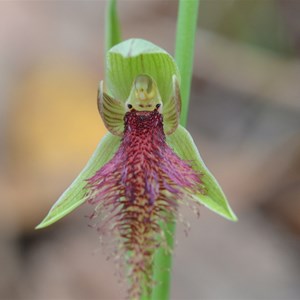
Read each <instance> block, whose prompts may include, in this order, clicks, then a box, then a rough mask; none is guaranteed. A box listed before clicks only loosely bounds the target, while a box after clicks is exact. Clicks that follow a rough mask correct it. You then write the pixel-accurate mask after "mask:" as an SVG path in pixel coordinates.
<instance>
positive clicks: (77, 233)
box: [0, 0, 300, 300]
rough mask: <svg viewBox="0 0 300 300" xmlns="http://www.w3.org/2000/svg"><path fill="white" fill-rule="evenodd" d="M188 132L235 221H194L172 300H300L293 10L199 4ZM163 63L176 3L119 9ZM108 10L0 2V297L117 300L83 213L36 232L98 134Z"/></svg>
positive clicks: (101, 5) (299, 36)
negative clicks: (156, 50) (161, 50)
mask: <svg viewBox="0 0 300 300" xmlns="http://www.w3.org/2000/svg"><path fill="white" fill-rule="evenodd" d="M200 2H201V3H200V10H199V14H200V15H199V24H198V31H197V40H196V50H195V62H194V74H193V84H192V94H191V109H190V116H189V122H188V128H189V130H190V131H191V133H192V134H193V137H194V138H195V141H196V143H197V145H198V147H199V149H200V151H201V153H202V156H203V158H204V160H205V162H206V164H207V165H208V167H209V168H210V169H211V170H212V172H213V173H214V174H215V176H216V178H217V179H218V181H219V182H220V184H221V185H222V187H223V189H224V191H225V193H226V194H227V196H228V199H229V200H230V203H231V205H232V207H233V209H234V211H235V212H236V213H237V215H238V217H239V222H238V223H231V222H229V221H226V220H224V219H222V218H221V217H218V216H217V215H214V214H213V213H211V212H209V211H207V210H206V209H205V208H203V209H202V214H201V217H200V219H197V218H196V217H195V216H193V214H192V213H191V212H190V211H188V210H187V211H186V212H185V215H186V218H187V219H189V220H190V223H191V225H192V226H191V230H190V232H189V236H188V238H186V237H185V236H184V234H183V229H182V226H181V225H179V226H178V234H177V240H178V245H177V247H176V252H175V257H174V270H173V284H172V299H237V300H239V299H285V300H288V299H290V300H291V299H300V254H299V253H300V99H299V98H300V18H299V16H300V1H298V0H295V1H293V0H273V1H272V0H226V1H225V0H201V1H200ZM118 8H119V13H120V18H121V22H122V27H123V38H124V39H125V38H131V37H140V38H145V39H148V40H150V41H152V42H153V43H155V44H158V45H160V46H161V47H163V48H165V49H166V50H167V51H169V52H170V53H173V49H174V41H175V28H176V15H177V1H153V0H148V1H146V0H140V1H133V0H132V1H125V0H120V1H119V5H118ZM104 10H105V2H104V1H1V2H0V45H1V46H0V66H1V67H0V191H1V193H0V299H3V300H6V299H9V300H10V299H11V300H18V299H20V300H21V299H31V300H50V299H53V300H54V299H66V300H68V299H123V298H124V297H123V295H124V293H123V292H124V288H122V285H119V284H118V280H117V278H116V277H115V276H114V272H115V266H114V264H113V263H112V262H111V261H107V260H106V256H105V254H103V251H102V249H101V248H100V246H99V241H98V237H97V234H96V232H94V230H92V229H90V228H88V226H87V219H86V218H85V215H86V214H87V211H89V208H87V207H85V205H83V206H82V207H81V208H79V209H78V210H77V211H76V212H74V213H72V214H71V215H69V216H68V217H66V218H65V219H63V220H62V221H60V222H58V223H57V224H55V225H53V226H51V227H49V228H47V229H44V230H40V231H34V226H35V225H37V224H38V223H39V222H40V221H41V220H42V218H43V217H44V216H45V214H46V213H47V211H48V210H49V208H50V207H51V205H52V204H53V203H54V201H55V200H56V199H57V198H58V197H59V195H60V194H61V193H62V192H63V191H64V189H65V188H66V187H67V186H68V185H69V183H70V182H71V181H72V179H73V178H74V177H75V176H76V175H77V174H78V173H79V171H80V170H81V169H82V167H83V166H84V165H85V162H86V161H87V160H88V158H89V157H90V155H91V154H92V152H93V150H94V149H95V147H96V145H97V143H98V141H99V140H100V138H101V137H102V136H103V134H104V133H105V129H104V127H103V124H102V122H101V120H100V117H99V115H98V111H97V106H96V94H97V85H98V81H99V80H101V79H103V77H104V68H103V63H104V53H103V49H104V44H103V41H104Z"/></svg>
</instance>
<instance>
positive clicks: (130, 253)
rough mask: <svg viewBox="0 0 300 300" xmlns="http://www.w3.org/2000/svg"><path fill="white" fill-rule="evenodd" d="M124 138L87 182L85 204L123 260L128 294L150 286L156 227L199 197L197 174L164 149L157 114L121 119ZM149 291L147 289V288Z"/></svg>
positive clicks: (157, 239) (157, 238)
mask: <svg viewBox="0 0 300 300" xmlns="http://www.w3.org/2000/svg"><path fill="white" fill-rule="evenodd" d="M124 125H125V126H124V135H123V138H122V142H121V144H120V147H119V149H118V151H117V152H116V154H115V155H114V156H113V158H112V159H111V160H110V161H109V162H108V163H107V164H105V165H104V166H103V167H102V168H101V169H100V170H98V171H97V172H96V174H95V175H94V176H93V177H91V178H89V179H88V185H87V188H88V191H89V193H88V202H89V203H90V204H93V205H95V212H94V214H93V216H92V217H96V216H97V215H98V213H99V214H100V216H101V218H100V223H99V225H98V229H99V231H100V232H102V231H103V230H104V231H106V230H109V231H110V234H111V233H112V234H113V235H114V236H115V237H116V239H118V248H119V250H121V252H124V254H126V253H127V254H126V256H127V262H126V264H128V266H129V269H130V271H129V274H128V276H129V278H130V281H131V287H130V294H131V295H132V296H138V295H139V294H140V293H141V291H140V283H141V282H144V280H143V279H146V282H148V283H149V285H152V280H151V275H152V274H151V270H152V267H151V265H152V259H153V253H154V250H155V248H157V247H159V246H161V244H162V243H163V242H164V241H163V239H164V237H163V232H162V229H161V227H160V225H159V223H160V222H168V221H170V218H171V217H176V215H177V207H178V204H179V202H181V201H184V200H189V199H190V198H191V197H190V196H189V195H191V194H194V193H197V192H198V193H199V192H202V191H201V188H200V183H201V174H199V173H197V172H196V171H194V170H193V169H192V167H191V166H190V165H189V164H188V163H187V162H185V161H183V160H182V159H180V158H179V157H178V156H177V155H176V154H175V153H174V152H173V150H172V149H171V148H170V147H169V146H168V145H167V143H166V137H165V134H164V129H163V116H162V114H161V113H159V111H158V109H154V110H153V111H136V110H134V109H132V110H131V111H129V112H127V113H126V114H125V117H124ZM149 288H150V287H149Z"/></svg>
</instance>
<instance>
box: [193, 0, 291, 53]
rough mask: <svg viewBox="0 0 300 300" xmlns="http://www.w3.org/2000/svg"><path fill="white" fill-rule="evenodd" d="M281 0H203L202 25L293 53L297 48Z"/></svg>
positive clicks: (251, 42)
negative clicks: (286, 21) (285, 21)
mask: <svg viewBox="0 0 300 300" xmlns="http://www.w3.org/2000/svg"><path fill="white" fill-rule="evenodd" d="M283 2H284V1H283ZM280 4H281V3H280V1H270V0H225V1H222V0H221V1H203V2H202V3H201V9H200V15H199V25H200V26H201V27H204V28H206V29H208V30H213V31H216V32H218V33H219V34H221V35H223V36H224V37H227V38H230V39H234V40H238V41H239V42H244V43H248V44H252V45H254V46H258V47H262V48H265V49H269V50H272V51H274V52H279V53H281V54H286V55H290V54H293V53H294V48H293V45H292V42H291V39H290V37H289V36H288V35H287V31H286V25H285V23H284V22H283V16H282V11H281V10H280V8H281V5H280Z"/></svg>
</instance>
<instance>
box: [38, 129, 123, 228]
mask: <svg viewBox="0 0 300 300" xmlns="http://www.w3.org/2000/svg"><path fill="white" fill-rule="evenodd" d="M120 141H121V140H120V138H119V137H117V136H114V135H112V134H110V133H107V134H106V135H105V136H104V137H103V138H102V140H101V141H100V143H99V144H98V146H97V148H96V150H95V152H94V154H93V155H92V157H91V158H90V160H89V161H88V163H87V165H86V166H85V168H84V169H83V170H82V171H81V173H80V174H79V175H78V176H77V178H76V179H75V180H74V181H73V183H72V184H71V185H70V186H69V188H68V189H67V190H66V191H65V192H64V193H63V194H62V195H61V196H60V198H59V199H58V200H57V201H56V203H55V204H54V205H53V206H52V208H51V209H50V211H49V213H48V215H47V216H46V218H45V219H44V220H43V221H42V222H41V223H40V224H39V225H38V226H36V229H41V228H44V227H47V226H49V225H51V224H53V223H55V222H56V221H58V220H60V219H61V218H63V217H64V216H66V215H67V214H69V213H70V212H72V211H73V210H74V209H75V208H77V207H78V206H79V205H81V204H83V203H84V201H85V193H86V190H85V185H86V179H88V178H90V177H91V176H93V175H94V174H95V172H96V171H97V170H99V169H100V168H101V167H102V166H103V165H104V164H105V163H107V162H108V161H109V160H110V159H111V158H112V157H113V155H114V153H115V152H116V151H117V149H118V147H119V145H120Z"/></svg>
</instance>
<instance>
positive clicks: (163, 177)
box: [37, 39, 237, 298]
mask: <svg viewBox="0 0 300 300" xmlns="http://www.w3.org/2000/svg"><path fill="white" fill-rule="evenodd" d="M106 71H107V74H106V75H107V76H106V77H107V82H106V86H105V85H104V83H103V82H100V85H99V92H98V109H99V112H100V115H101V117H102V120H103V122H104V124H105V126H106V128H107V130H108V131H109V132H108V133H107V134H106V135H105V137H104V138H103V139H102V140H101V141H100V143H99V145H98V147H97V149H96V151H95V153H94V154H93V156H92V157H91V159H90V160H89V162H88V164H87V165H86V167H85V168H84V169H83V171H82V172H81V173H80V174H79V176H78V177H77V178H76V179H75V181H74V182H73V183H72V185H71V186H70V187H69V188H68V189H67V190H66V191H65V192H64V193H63V194H62V196H61V197H60V198H59V199H58V201H57V202H56V203H55V204H54V206H53V207H52V208H51V210H50V212H49V213H48V215H47V216H46V218H45V219H44V220H43V221H42V222H41V224H39V225H38V226H37V228H43V227H46V226H48V225H50V224H52V223H54V222H56V221H58V220H59V219H61V218H62V217H64V216H65V215H67V214H68V213H70V212H71V211H73V210H74V209H75V208H77V207H78V206H79V205H81V204H83V203H85V202H86V203H89V204H91V205H92V206H93V213H92V214H91V219H92V220H95V226H96V227H97V229H98V231H99V233H100V235H102V236H105V235H110V236H111V237H112V239H113V241H114V244H115V247H114V251H116V252H115V253H116V255H115V256H116V257H119V258H120V259H122V258H124V261H125V266H126V267H125V269H126V274H127V277H128V278H129V295H130V297H131V298H138V297H139V296H140V295H141V293H142V291H141V289H142V288H144V289H146V290H149V291H150V290H151V286H152V285H153V284H155V283H154V282H153V280H152V261H153V255H154V252H155V250H156V249H157V248H158V247H161V246H162V245H165V244H166V243H165V237H164V233H163V230H162V226H163V224H165V223H167V222H169V221H170V220H171V219H172V218H176V217H178V206H179V205H180V204H181V203H185V204H187V205H189V206H192V207H196V209H197V210H198V208H197V206H198V205H199V204H202V205H204V206H206V207H207V208H209V209H210V210H212V211H214V212H216V213H217V214H219V215H221V216H223V217H225V218H227V219H229V220H232V221H235V220H237V218H236V216H235V215H234V213H233V211H232V210H231V208H230V206H229V204H228V202H227V200H226V197H225V195H224V193H223V191H222V189H221V187H220V186H219V184H218V183H217V181H216V180H215V178H214V177H213V175H212V174H211V173H210V172H209V170H208V169H207V167H206V166H205V165H204V163H203V161H202V159H201V157H200V154H199V152H198V150H197V147H196V146H195V144H194V141H193V139H192V137H191V135H190V134H189V132H188V131H187V130H186V129H184V128H183V127H182V126H181V125H179V117H180V107H181V103H180V75H179V71H178V68H177V65H176V63H175V61H174V59H173V58H172V57H171V56H170V55H169V54H168V53H167V52H166V51H164V50H163V49H161V48H159V47H158V46H156V45H154V44H152V43H150V42H148V41H145V40H141V39H130V40H127V41H124V42H122V43H120V44H117V45H116V46H114V47H113V48H111V49H110V50H109V51H108V54H107V65H106ZM105 87H106V88H105ZM141 282H143V283H144V286H143V285H141V284H140V283H141ZM145 283H146V284H145Z"/></svg>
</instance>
